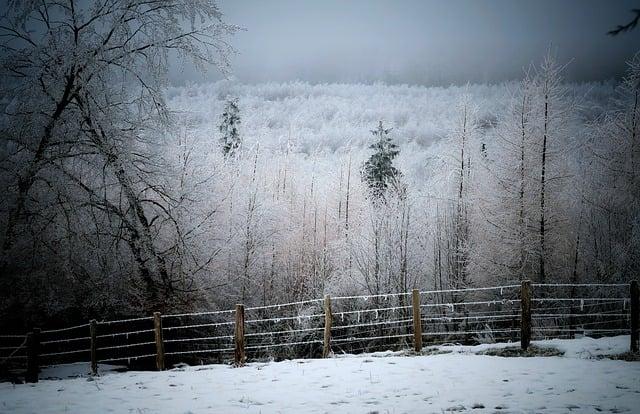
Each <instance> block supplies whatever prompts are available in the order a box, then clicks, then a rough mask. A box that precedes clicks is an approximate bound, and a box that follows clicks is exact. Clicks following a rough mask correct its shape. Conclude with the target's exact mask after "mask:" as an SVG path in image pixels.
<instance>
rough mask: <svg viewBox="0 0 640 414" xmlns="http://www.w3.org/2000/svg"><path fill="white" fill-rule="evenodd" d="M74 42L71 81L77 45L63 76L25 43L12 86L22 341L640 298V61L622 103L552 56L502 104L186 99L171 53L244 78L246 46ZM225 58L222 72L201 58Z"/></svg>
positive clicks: (12, 271)
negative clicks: (124, 318) (545, 294)
mask: <svg viewBox="0 0 640 414" xmlns="http://www.w3.org/2000/svg"><path fill="white" fill-rule="evenodd" d="M187 3H188V2H187ZM187 3H185V4H187ZM25 7H27V6H25ZM29 7H37V6H34V5H31V6H29ZM141 7H144V6H141ZM28 12H29V13H30V12H33V10H31V11H28ZM138 12H140V10H138ZM182 12H183V13H184V15H185V16H186V17H189V16H191V15H190V13H191V10H190V9H189V8H188V6H185V9H184V10H183V11H182ZM29 13H25V14H18V15H17V16H18V17H16V18H26V17H25V16H29ZM114 13H115V12H114ZM123 13H125V14H124V15H125V16H126V13H129V10H128V9H127V10H126V11H125V12H123ZM141 13H142V14H141V16H142V17H138V19H142V20H139V21H140V22H142V23H140V24H144V19H145V18H148V19H149V21H150V22H152V21H155V19H160V18H162V16H163V15H162V14H161V13H160V14H156V13H159V12H156V11H154V10H147V9H144V11H143V12H141ZM199 13H204V14H206V15H207V16H208V17H209V18H212V19H214V21H217V23H216V24H215V30H217V32H215V33H219V32H229V33H230V32H233V31H234V30H236V28H234V27H232V26H227V25H226V24H224V23H223V22H222V21H221V20H219V19H220V16H219V13H218V11H217V10H216V9H215V8H212V9H205V10H200V11H199ZM71 16H72V17H74V18H75V16H73V15H71ZM69 18H70V19H71V17H69ZM100 18H101V17H100ZM216 19H218V20H216ZM41 20H42V19H40V20H38V21H40V22H41V23H42V21H41ZM98 20H99V19H98ZM70 21H71V20H70ZM125 21H126V19H125ZM109 22H111V20H109ZM47 23H49V22H47ZM50 23H51V24H55V23H54V19H53V18H52V21H51V22H50ZM73 24H76V22H75V20H74V22H73ZM87 24H93V22H92V21H89V23H87ZM97 24H98V23H96V25H97ZM114 24H120V23H114ZM98 27H102V26H98ZM118 27H119V26H118ZM76 29H78V30H77V34H79V35H80V38H81V39H83V38H82V36H84V35H86V38H84V39H83V40H82V41H78V40H77V38H76V43H75V44H74V48H75V49H73V50H75V52H74V53H75V54H74V55H73V56H74V58H73V59H71V58H69V59H65V60H64V62H65V64H64V65H62V66H55V65H52V64H51V62H56V61H60V59H58V60H56V56H57V57H58V58H59V57H61V56H63V57H68V56H70V55H69V53H70V52H69V44H70V43H69V40H68V39H67V38H65V40H64V41H60V42H59V43H56V42H55V41H53V40H52V39H54V40H55V39H58V38H57V37H56V34H55V31H49V32H46V31H43V32H42V33H39V34H40V35H41V36H42V39H45V40H46V39H49V41H50V43H49V46H48V48H49V49H48V50H47V53H45V54H43V53H42V50H41V49H40V46H36V45H40V44H45V43H36V42H34V43H33V46H31V45H30V44H29V41H30V39H27V40H25V39H24V38H21V37H20V36H17V37H16V35H15V34H14V35H13V36H14V37H16V38H17V41H18V42H19V43H21V44H22V46H21V47H22V48H17V47H16V48H14V52H15V53H14V54H13V55H11V56H8V57H7V61H6V62H5V63H4V66H3V67H4V70H5V74H7V73H11V77H9V76H8V75H7V76H5V77H3V79H5V80H6V81H3V84H2V85H1V86H2V94H1V95H0V103H1V105H2V108H3V114H2V124H1V125H2V131H1V132H2V136H3V137H4V138H3V145H2V147H1V148H0V167H1V168H2V176H1V177H2V178H1V180H0V188H1V191H2V194H3V195H4V197H3V198H2V200H1V201H0V207H1V208H0V228H1V229H2V257H1V263H0V266H1V272H2V278H0V319H2V321H3V324H5V325H7V326H11V328H12V329H14V328H15V329H23V328H26V327H28V326H32V325H33V324H41V323H62V322H69V321H72V320H75V319H86V318H88V317H97V318H106V317H110V316H115V315H133V314H141V313H148V312H150V311H153V310H161V311H165V312H166V311H172V310H196V309H217V308H228V307H230V306H232V305H233V304H234V303H245V304H248V305H251V304H269V303H277V302H283V301H284V302H288V301H296V300H302V299H307V298H316V297H320V296H321V295H323V294H325V293H329V294H352V293H353V294H356V293H370V294H380V293H393V292H400V291H407V290H408V289H411V288H414V287H418V288H422V289H424V288H428V289H431V288H436V289H447V288H450V287H454V288H459V287H464V286H482V285H487V284H493V283H503V282H513V281H518V280H522V279H531V280H534V281H536V282H592V281H598V282H609V281H611V282H622V281H628V280H630V279H632V278H635V277H637V274H638V270H639V267H640V262H639V257H640V256H639V253H640V205H639V204H638V203H639V201H640V167H639V165H638V164H639V163H640V143H639V142H638V141H639V140H640V137H638V135H639V132H640V126H639V125H638V124H639V122H640V108H639V102H638V100H639V93H640V56H636V57H630V62H629V70H628V73H627V76H626V78H625V79H624V80H620V81H608V82H603V83H594V84H570V83H566V82H565V81H563V77H562V73H563V65H564V63H563V62H556V61H555V59H554V58H553V55H552V54H549V55H548V56H546V57H545V58H543V59H541V61H540V62H538V63H537V64H535V65H533V67H532V68H530V69H529V70H528V71H527V72H526V73H524V74H523V78H522V80H520V81H513V82H509V83H505V84H499V85H466V86H451V87H449V88H429V87H423V86H406V85H396V86H394V85H384V84H373V85H357V84H328V85H310V84H306V83H285V84H260V85H243V84H239V83H236V82H233V81H224V82H218V83H215V84H202V85H192V86H188V87H184V88H167V87H166V84H165V83H164V82H163V78H162V76H159V75H158V76H156V75H157V74H156V73H154V71H151V70H149V67H162V65H163V64H164V63H165V59H166V56H164V55H163V53H164V52H163V51H162V50H160V51H157V53H156V52H154V51H153V49H154V48H160V49H162V48H171V49H180V50H181V51H182V52H184V53H185V54H186V55H188V56H189V57H190V58H193V59H195V60H198V59H203V60H205V61H207V62H217V63H219V65H220V68H221V70H224V69H225V68H226V61H225V56H226V55H225V52H227V51H226V50H225V44H224V43H215V42H216V40H215V39H216V38H215V37H210V38H198V37H193V38H188V39H189V40H184V39H185V38H184V37H181V35H180V33H181V31H182V30H184V29H183V28H182V27H181V26H180V25H179V24H177V23H176V24H173V25H171V24H169V25H167V26H166V27H164V32H162V33H155V32H154V33H151V34H147V35H146V36H147V37H143V38H136V36H139V35H138V34H136V33H137V32H136V31H135V30H133V31H132V30H131V28H127V29H126V30H125V29H123V28H122V27H119V29H122V30H115V31H114V32H113V33H115V34H113V33H112V34H113V38H110V37H106V38H105V37H103V36H99V35H98V34H96V33H98V32H99V29H96V30H97V31H96V32H85V31H83V29H84V27H83V26H76ZM15 30H16V32H15V33H17V34H18V35H19V34H20V32H19V29H18V28H16V29H15ZM61 30H62V29H61ZM203 30H205V29H203ZM206 30H211V27H208V28H206ZM52 33H53V34H52ZM132 33H133V34H132ZM154 36H159V37H161V38H162V39H165V40H163V41H164V42H165V43H164V44H161V42H159V41H158V39H157V38H155V37H154ZM16 38H14V39H13V40H16ZM131 39H135V40H136V42H137V43H136V45H137V47H131ZM167 39H169V40H167ZM58 40H59V39H58ZM105 44H109V45H111V46H110V47H105ZM211 44H214V45H216V50H217V54H216V55H215V56H208V55H207V56H205V55H204V54H203V53H204V52H202V53H200V51H199V49H198V47H205V49H206V47H209V46H211ZM147 49H149V50H150V51H149V53H147V52H146V51H147ZM141 50H145V53H144V54H140V53H139V52H140V51H141ZM203 50H204V49H203ZM43 56H46V57H47V59H44V58H43ZM96 56H99V57H100V58H99V59H98V58H96ZM38 59H40V60H38ZM25 62H26V63H25ZM123 67H126V68H127V70H126V71H123V70H122V68H123ZM7 71H8V72H7ZM119 76H123V78H124V79H126V82H127V84H129V85H134V86H135V87H136V88H137V89H136V88H132V89H127V88H122V87H121V84H119V83H117V82H114V79H119V78H118V77H119ZM16 79H17V80H16ZM34 85H40V86H38V87H34ZM139 91H142V92H141V93H139ZM34 108H40V109H39V110H40V111H41V112H38V111H36V110H34Z"/></svg>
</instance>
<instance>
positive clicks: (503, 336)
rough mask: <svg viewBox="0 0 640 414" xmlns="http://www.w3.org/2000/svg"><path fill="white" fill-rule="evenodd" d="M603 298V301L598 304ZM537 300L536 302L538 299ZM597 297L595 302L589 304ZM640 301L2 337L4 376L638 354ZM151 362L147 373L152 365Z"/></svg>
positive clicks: (244, 319)
mask: <svg viewBox="0 0 640 414" xmlns="http://www.w3.org/2000/svg"><path fill="white" fill-rule="evenodd" d="M604 291H607V292H606V293H607V294H608V295H606V296H603V295H604V293H603V292H604ZM534 292H535V293H534ZM594 295H595V296H594ZM638 317H639V292H638V284H637V282H636V281H633V282H631V283H630V284H532V283H531V282H529V281H523V282H521V283H519V284H510V285H504V286H494V287H482V288H467V289H448V290H433V291H419V290H417V289H414V290H413V291H411V292H401V293H388V294H379V295H356V296H338V297H330V296H329V295H327V296H325V297H324V298H322V299H312V300H306V301H299V302H292V303H282V304H275V305H267V306H256V307H245V306H244V305H242V304H238V305H236V307H235V309H229V310H218V311H209V312H194V313H183V314H168V315H161V314H160V313H157V312H156V313H154V314H153V315H152V316H145V317H140V318H131V319H121V320H113V321H96V320H91V321H89V322H87V323H85V324H82V325H77V326H71V327H65V328H61V329H50V330H40V329H37V328H34V329H33V330H32V331H31V332H29V333H27V334H22V335H0V345H2V346H0V364H1V365H0V367H4V369H5V371H6V370H9V369H13V370H14V371H15V370H23V371H24V372H26V374H25V375H24V377H25V380H26V381H28V382H35V381H37V380H38V372H39V369H40V368H41V367H43V366H48V365H57V364H62V363H71V362H90V365H91V372H92V373H93V374H97V373H98V364H99V363H126V364H127V365H135V364H136V362H140V361H143V362H142V363H138V366H140V367H146V368H151V367H155V369H158V370H163V369H165V367H166V366H170V365H171V364H173V363H176V362H180V361H183V360H187V361H190V362H195V361H199V362H203V361H208V362H210V361H220V362H221V361H228V360H231V359H232V360H233V363H234V364H235V365H236V366H240V365H242V364H244V362H245V361H246V360H247V358H248V356H249V357H250V358H252V359H259V358H268V357H273V356H278V357H282V358H286V357H296V356H297V357H317V356H321V357H323V358H326V357H329V356H331V355H332V353H334V352H361V351H372V350H375V349H380V348H383V349H391V348H396V349H398V348H400V349H402V348H408V347H410V346H411V347H412V348H413V349H414V350H415V352H421V351H422V348H423V346H424V345H427V346H429V345H438V344H442V343H481V342H496V341H519V342H520V345H521V347H522V349H527V348H528V347H529V346H530V343H531V341H532V340H535V339H546V338H572V337H574V336H576V335H589V336H607V335H614V334H625V333H628V334H630V351H631V352H638V339H639V338H638V334H639V325H638ZM153 360H155V363H154V364H152V363H151V361H153Z"/></svg>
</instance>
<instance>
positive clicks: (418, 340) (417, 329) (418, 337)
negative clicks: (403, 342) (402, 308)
mask: <svg viewBox="0 0 640 414" xmlns="http://www.w3.org/2000/svg"><path fill="white" fill-rule="evenodd" d="M411 293H412V299H413V346H414V349H415V350H416V352H420V351H422V317H421V316H420V292H419V291H418V289H413V291H412V292H411Z"/></svg>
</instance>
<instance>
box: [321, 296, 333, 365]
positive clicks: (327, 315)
mask: <svg viewBox="0 0 640 414" xmlns="http://www.w3.org/2000/svg"><path fill="white" fill-rule="evenodd" d="M332 323H333V315H332V314H331V297H330V296H329V295H324V342H323V345H322V358H327V357H328V356H329V354H331V324H332Z"/></svg>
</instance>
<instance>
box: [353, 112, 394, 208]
mask: <svg viewBox="0 0 640 414" xmlns="http://www.w3.org/2000/svg"><path fill="white" fill-rule="evenodd" d="M389 132H391V128H388V129H386V128H384V127H383V125H382V121H380V123H379V124H378V128H376V129H374V130H372V131H371V133H372V134H373V136H374V137H376V138H377V141H376V142H375V143H373V144H371V145H370V146H369V148H370V149H372V150H374V153H373V154H371V157H369V159H368V160H367V161H366V162H365V163H364V165H363V168H362V179H363V180H364V181H365V183H366V184H367V185H368V187H369V189H370V191H371V195H372V196H373V197H374V199H381V198H384V195H385V192H386V191H387V189H388V188H389V186H391V187H392V188H393V189H396V190H399V191H400V190H401V188H400V186H399V184H400V178H401V177H402V173H401V172H400V171H398V169H397V168H395V167H394V166H393V159H394V158H395V157H396V156H397V155H398V154H399V153H400V151H398V146H397V145H396V144H394V143H393V141H392V140H391V137H389Z"/></svg>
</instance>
